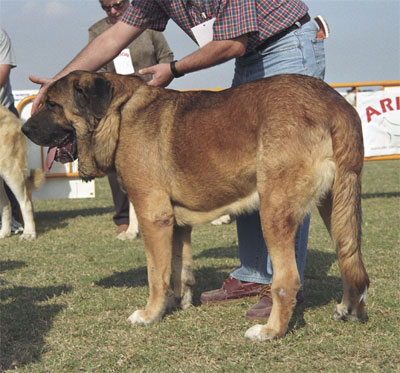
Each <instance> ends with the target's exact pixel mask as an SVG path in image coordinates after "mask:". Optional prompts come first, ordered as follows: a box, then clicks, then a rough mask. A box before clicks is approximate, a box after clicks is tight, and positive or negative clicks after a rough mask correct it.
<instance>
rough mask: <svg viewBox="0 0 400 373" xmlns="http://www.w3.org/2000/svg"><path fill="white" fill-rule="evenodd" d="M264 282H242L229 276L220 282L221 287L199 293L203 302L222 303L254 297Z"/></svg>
mask: <svg viewBox="0 0 400 373" xmlns="http://www.w3.org/2000/svg"><path fill="white" fill-rule="evenodd" d="M264 286H265V285H264V284H256V283H255V282H242V281H240V280H237V279H235V278H233V277H232V276H229V277H228V278H227V279H226V280H225V282H224V283H223V284H222V287H221V289H217V290H210V291H206V292H204V293H202V294H201V296H200V300H201V303H203V304H213V303H223V302H229V301H233V300H237V299H240V298H244V297H255V296H256V295H258V294H259V293H260V290H261V289H262V288H263V287H264Z"/></svg>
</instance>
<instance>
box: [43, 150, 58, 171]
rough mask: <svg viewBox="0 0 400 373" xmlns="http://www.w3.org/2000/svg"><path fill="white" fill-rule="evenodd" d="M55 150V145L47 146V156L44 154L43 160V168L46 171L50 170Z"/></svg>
mask: <svg viewBox="0 0 400 373" xmlns="http://www.w3.org/2000/svg"><path fill="white" fill-rule="evenodd" d="M56 152H57V146H54V147H53V148H49V151H48V152H47V156H46V161H45V162H44V170H45V171H46V172H49V171H50V168H51V166H52V165H53V162H54V158H55V156H56Z"/></svg>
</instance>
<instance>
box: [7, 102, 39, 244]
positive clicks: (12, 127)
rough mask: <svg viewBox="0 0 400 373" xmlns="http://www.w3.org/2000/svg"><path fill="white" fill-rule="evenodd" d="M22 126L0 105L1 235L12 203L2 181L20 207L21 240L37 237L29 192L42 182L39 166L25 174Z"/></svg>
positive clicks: (9, 218)
mask: <svg viewBox="0 0 400 373" xmlns="http://www.w3.org/2000/svg"><path fill="white" fill-rule="evenodd" d="M21 126H22V124H21V122H20V121H19V119H18V118H17V117H16V116H15V115H14V114H13V113H11V112H10V111H9V110H8V109H7V108H5V107H4V106H1V105H0V211H1V223H2V224H1V230H0V238H4V237H8V236H10V235H11V205H10V202H9V200H8V197H7V194H6V192H5V189H4V182H5V183H6V184H7V185H8V187H9V188H10V189H11V191H12V192H13V194H14V195H15V198H16V199H17V201H18V203H19V206H20V209H21V213H22V218H23V220H24V231H23V234H22V235H21V239H25V240H33V239H35V238H36V229H35V221H34V218H33V213H32V203H31V201H30V200H29V198H28V193H29V192H30V191H32V190H34V189H36V188H39V186H40V185H41V184H42V182H43V181H44V173H43V171H42V170H41V169H35V170H31V174H30V176H29V177H27V176H26V174H27V144H26V139H25V136H24V135H23V133H22V132H21Z"/></svg>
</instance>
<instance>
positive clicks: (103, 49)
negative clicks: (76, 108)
mask: <svg viewBox="0 0 400 373" xmlns="http://www.w3.org/2000/svg"><path fill="white" fill-rule="evenodd" d="M142 32H143V30H142V29H139V28H137V27H133V26H128V25H126V24H125V23H122V22H117V23H116V24H115V25H113V26H111V27H110V28H108V29H107V30H106V31H104V32H103V33H102V34H100V35H99V36H98V37H97V38H95V39H94V40H93V41H92V42H91V43H89V44H88V45H87V46H86V47H85V48H84V49H83V50H82V51H81V52H80V53H79V54H78V55H77V56H76V57H75V58H74V59H73V60H72V61H71V62H70V63H69V64H68V65H67V66H65V67H64V69H63V70H61V71H60V72H59V73H58V74H57V75H56V76H55V77H54V78H53V79H47V78H37V77H35V76H32V75H31V76H30V77H29V79H30V80H31V81H32V82H34V83H37V84H41V85H42V87H41V88H40V90H39V93H38V94H37V96H36V98H35V100H34V102H33V105H32V114H33V113H34V112H35V111H36V109H37V107H38V106H39V104H40V103H41V101H42V98H43V95H44V93H45V92H46V90H47V88H48V87H49V85H50V84H51V83H53V82H54V81H55V80H57V79H60V78H62V77H63V76H65V75H67V74H69V73H70V72H72V71H75V70H85V71H97V70H98V69H99V68H100V67H102V66H104V65H105V64H106V63H107V62H109V61H111V60H112V59H113V58H114V57H116V56H117V55H118V54H119V53H120V52H121V50H122V49H124V48H125V47H126V46H127V45H129V44H130V43H131V42H132V41H133V40H135V39H136V38H137V37H138V36H139V35H140V34H141V33H142Z"/></svg>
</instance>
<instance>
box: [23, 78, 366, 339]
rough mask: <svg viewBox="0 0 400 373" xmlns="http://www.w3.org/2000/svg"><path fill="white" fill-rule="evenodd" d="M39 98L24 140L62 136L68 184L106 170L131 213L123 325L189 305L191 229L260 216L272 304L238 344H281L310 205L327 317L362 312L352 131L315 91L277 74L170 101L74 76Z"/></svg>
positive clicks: (125, 83)
mask: <svg viewBox="0 0 400 373" xmlns="http://www.w3.org/2000/svg"><path fill="white" fill-rule="evenodd" d="M46 102H47V103H48V104H45V105H44V106H43V107H42V108H41V110H39V111H38V112H37V113H36V114H35V115H34V116H33V117H32V118H31V119H30V120H29V121H28V122H27V123H26V124H25V125H24V132H25V133H26V135H27V136H28V137H30V138H31V139H32V140H33V141H35V142H36V143H38V144H41V145H47V146H48V145H49V143H53V145H54V144H56V143H57V141H58V142H59V143H60V142H62V141H65V131H68V129H69V131H70V139H72V138H74V137H73V131H75V134H76V142H77V149H78V157H79V171H80V174H81V177H82V178H83V179H85V180H88V179H91V178H94V177H98V176H103V175H106V174H107V173H108V172H110V171H111V170H114V169H116V171H117V173H118V175H119V177H120V180H121V183H122V184H123V186H124V188H125V189H126V191H127V192H128V195H129V199H130V200H131V201H132V203H133V205H134V207H135V210H136V213H137V217H138V221H139V226H140V230H141V233H142V237H143V240H144V244H145V248H146V255H147V266H148V279H149V286H150V296H149V300H148V303H147V305H146V307H145V309H144V310H137V311H136V312H134V313H133V314H132V315H131V316H130V317H129V320H130V321H131V322H132V323H133V324H148V323H151V322H154V321H158V320H160V319H161V318H162V316H163V315H164V313H165V311H166V309H167V308H168V307H171V306H173V305H174V304H175V302H173V301H174V300H175V301H176V302H177V303H178V305H179V304H180V305H181V306H182V307H183V308H186V307H188V306H189V305H190V301H191V297H192V290H191V289H192V286H193V285H194V277H193V270H192V267H193V265H192V257H191V244H190V232H191V226H193V225H197V224H201V223H204V222H206V221H211V220H213V219H215V218H217V217H219V216H221V215H223V214H238V213H243V212H246V211H254V210H256V209H257V208H259V209H260V216H261V222H262V228H263V232H264V237H265V240H266V242H267V245H268V249H269V253H270V255H271V259H272V263H273V267H274V279H273V284H272V296H273V301H274V306H273V309H272V314H271V317H270V319H269V321H268V323H267V325H261V326H260V325H257V326H254V327H253V328H250V329H249V330H248V331H247V333H246V336H247V337H249V338H251V339H254V340H265V339H272V338H275V337H279V336H282V335H283V334H284V333H285V331H286V328H287V325H288V323H289V320H290V317H291V314H292V310H293V307H294V305H295V296H296V293H297V291H298V289H299V287H300V279H299V275H298V272H297V266H296V261H295V256H294V250H293V247H294V239H295V234H296V231H297V228H298V226H299V224H300V223H301V221H302V220H303V218H304V216H305V214H306V213H308V212H309V211H310V209H311V206H312V205H313V204H317V205H318V206H319V210H320V212H321V216H322V217H323V219H324V222H325V224H326V226H327V228H328V230H329V231H330V234H331V236H332V239H333V242H334V244H335V246H336V248H337V253H338V257H339V265H340V269H341V271H342V277H343V291H344V295H343V300H342V303H341V305H339V306H338V308H337V309H336V311H335V318H337V319H346V318H353V317H354V318H359V319H363V318H364V317H365V314H364V309H363V307H364V299H365V295H366V289H367V287H368V276H367V274H366V271H365V268H364V265H363V262H362V258H361V251H360V250H361V248H360V245H361V204H360V203H361V201H360V188H361V169H362V165H363V142H362V133H361V124H360V119H359V117H358V115H357V113H356V112H355V110H354V109H353V108H352V107H351V106H350V105H349V104H348V103H347V102H346V101H345V100H344V99H343V98H342V97H341V96H340V95H339V94H338V93H337V92H335V91H334V90H333V89H332V88H330V87H329V86H328V85H327V84H325V83H324V82H322V81H319V80H316V79H314V78H310V77H306V76H301V75H281V76H276V77H272V78H268V79H264V80H260V81H256V82H252V83H248V84H244V85H242V86H239V87H236V88H232V89H228V90H225V91H221V92H206V91H200V92H184V93H182V92H177V91H172V90H167V89H163V88H151V87H149V86H147V85H146V84H145V83H143V82H141V80H140V79H138V78H133V77H126V76H125V77H124V76H118V75H113V74H90V73H84V72H75V73H71V74H70V75H69V76H67V77H65V78H63V79H62V80H60V81H58V82H56V83H55V84H54V85H53V86H52V87H50V88H49V90H48V92H47V98H46ZM50 103H56V104H57V105H58V107H59V108H62V110H61V109H57V110H56V109H55V108H54V105H51V104H50ZM57 105H56V106H57ZM62 139H64V140H62ZM171 274H172V278H173V281H174V285H175V287H174V293H172V292H171V290H170V277H171Z"/></svg>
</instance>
